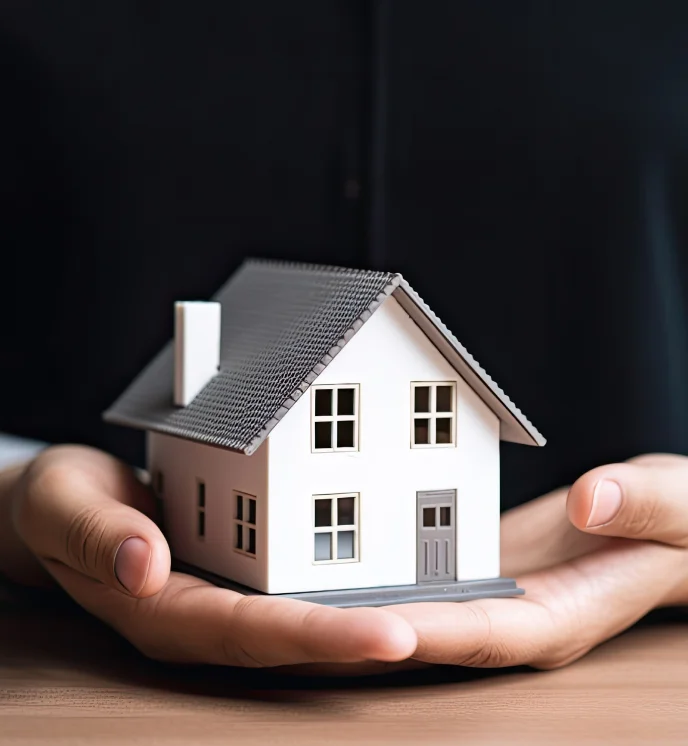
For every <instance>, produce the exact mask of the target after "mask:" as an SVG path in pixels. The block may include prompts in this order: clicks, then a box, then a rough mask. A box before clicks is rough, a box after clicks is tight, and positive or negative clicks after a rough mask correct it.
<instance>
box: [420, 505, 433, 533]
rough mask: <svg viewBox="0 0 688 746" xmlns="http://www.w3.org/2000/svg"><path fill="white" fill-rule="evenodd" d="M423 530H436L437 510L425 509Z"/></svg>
mask: <svg viewBox="0 0 688 746" xmlns="http://www.w3.org/2000/svg"><path fill="white" fill-rule="evenodd" d="M423 528H435V508H434V507H433V508H423Z"/></svg>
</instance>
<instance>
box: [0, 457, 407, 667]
mask: <svg viewBox="0 0 688 746" xmlns="http://www.w3.org/2000/svg"><path fill="white" fill-rule="evenodd" d="M2 499H7V500H9V501H10V505H9V508H10V512H11V515H12V524H13V526H14V530H15V531H16V534H17V535H18V537H19V538H20V539H21V542H19V541H15V542H12V541H10V542H8V545H14V546H15V547H16V550H14V551H13V552H12V551H11V552H10V553H9V555H8V554H7V552H6V553H5V554H4V556H3V563H4V564H5V565H6V566H5V567H0V570H4V571H5V572H6V574H7V575H9V576H10V577H19V576H22V575H24V576H26V575H27V574H28V573H29V572H30V571H31V568H30V567H28V564H30V562H31V561H33V558H32V557H31V555H29V554H28V553H27V552H26V551H25V549H24V546H25V547H28V549H29V550H30V552H31V553H32V554H33V556H34V557H35V558H37V559H38V560H39V562H40V563H41V565H42V566H43V567H44V568H45V569H46V570H47V572H48V573H49V574H50V575H51V576H52V578H54V579H55V580H56V581H57V582H58V583H59V584H60V585H61V586H62V588H64V590H65V591H67V593H69V594H70V595H71V596H72V598H74V599H75V600H76V601H77V603H79V604H80V605H81V606H83V607H84V608H85V609H86V610H87V611H89V612H90V613H92V614H94V615H95V616H97V617H99V618H100V619H102V620H103V621H104V622H106V623H107V624H109V625H110V626H112V627H114V628H115V629H116V630H118V631H119V632H120V633H121V634H122V635H124V637H126V638H128V639H129V640H130V641H131V642H132V643H133V644H134V646H135V647H137V648H138V649H139V650H140V651H141V652H143V653H144V654H145V655H147V656H149V657H151V658H154V659H157V660H163V661H170V662H190V663H212V664H221V665H231V666H248V667H257V666H283V665H291V664H310V663H329V664H332V663H361V662H364V661H383V662H393V661H403V660H405V659H407V658H409V657H410V656H412V655H413V653H414V651H415V649H416V644H417V637H416V633H415V632H414V630H413V628H412V627H411V625H410V623H409V622H407V621H406V620H404V619H402V618H401V617H400V616H398V615H396V614H393V613H391V612H389V611H386V610H383V609H367V608H360V609H334V608H329V607H327V606H320V605H318V604H311V603H305V602H303V601H295V600H290V599H284V598H274V597H270V596H243V595H241V594H239V593H234V592H232V591H228V590H223V589H221V588H217V587H216V586H213V585H211V584H210V583H207V582H205V581H203V580H199V579H198V578H195V577H192V576H189V575H184V574H181V573H177V572H170V551H169V548H168V545H167V542H166V541H165V538H164V536H163V535H162V533H161V532H160V529H159V528H158V527H157V526H156V524H155V523H154V522H153V520H152V519H151V516H153V514H154V501H153V498H152V495H151V493H150V492H149V490H148V488H147V487H145V486H144V485H143V484H142V483H141V482H140V481H139V480H138V479H137V478H136V476H135V474H134V472H133V471H132V470H131V469H129V468H128V467H126V466H125V465H123V464H122V463H120V462H119V461H117V460H115V459H114V458H112V457H110V456H108V455H106V454H105V453H102V452H100V451H96V450H93V449H90V448H84V447H78V446H60V447H54V448H50V449H48V450H46V451H44V452H43V453H42V454H41V455H39V456H38V457H37V458H36V459H35V460H34V461H33V462H32V463H31V464H29V465H28V467H27V468H26V469H25V470H23V472H22V473H21V474H20V475H19V476H18V478H17V479H16V481H14V483H13V484H12V486H11V488H10V489H9V490H8V492H7V494H6V495H4V496H0V500H2ZM22 543H23V545H24V546H22Z"/></svg>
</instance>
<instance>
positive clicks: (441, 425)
mask: <svg viewBox="0 0 688 746" xmlns="http://www.w3.org/2000/svg"><path fill="white" fill-rule="evenodd" d="M435 423H436V429H435V432H436V434H437V437H436V439H435V442H436V443H438V444H442V445H443V444H446V443H451V442H452V432H451V425H452V418H451V417H438V418H437V420H436V421H435Z"/></svg>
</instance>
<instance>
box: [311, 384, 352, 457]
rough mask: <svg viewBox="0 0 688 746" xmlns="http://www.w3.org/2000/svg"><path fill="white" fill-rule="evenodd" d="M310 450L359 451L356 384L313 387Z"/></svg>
mask: <svg viewBox="0 0 688 746" xmlns="http://www.w3.org/2000/svg"><path fill="white" fill-rule="evenodd" d="M312 397H313V398H312V412H313V415H312V441H313V451H318V452H321V451H357V450H358V409H359V387H358V384H346V385H340V386H314V387H313V394H312Z"/></svg>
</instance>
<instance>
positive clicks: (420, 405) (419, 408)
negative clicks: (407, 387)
mask: <svg viewBox="0 0 688 746" xmlns="http://www.w3.org/2000/svg"><path fill="white" fill-rule="evenodd" d="M413 410H414V412H429V411H430V386H416V387H415V390H414V395H413Z"/></svg>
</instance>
